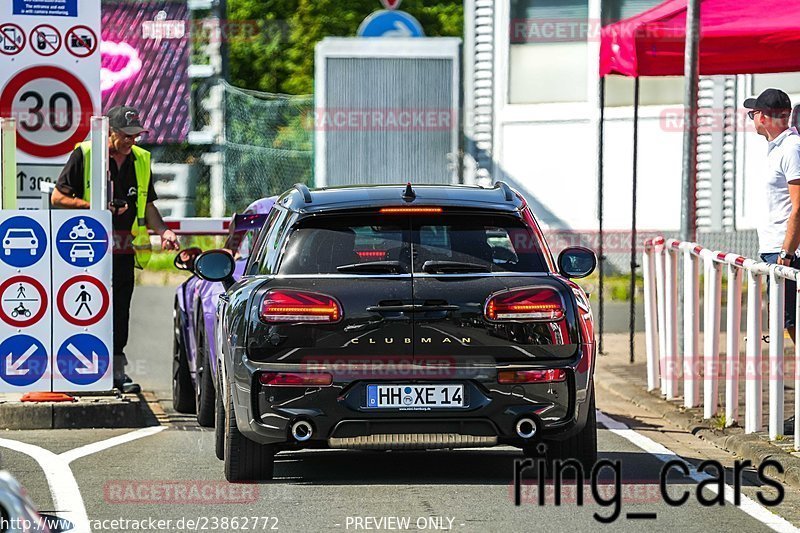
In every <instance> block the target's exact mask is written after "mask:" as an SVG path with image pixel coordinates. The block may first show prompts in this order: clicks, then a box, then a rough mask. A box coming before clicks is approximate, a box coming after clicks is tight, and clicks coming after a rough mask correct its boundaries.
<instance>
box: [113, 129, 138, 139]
mask: <svg viewBox="0 0 800 533" xmlns="http://www.w3.org/2000/svg"><path fill="white" fill-rule="evenodd" d="M112 131H113V132H114V133H115V134H116V135H117V137H119V138H120V139H121V140H123V141H126V140H128V139H130V140H132V141H133V142H137V141H139V139H141V138H142V134H141V133H137V134H136V135H128V134H126V133H123V132H121V131H120V130H112Z"/></svg>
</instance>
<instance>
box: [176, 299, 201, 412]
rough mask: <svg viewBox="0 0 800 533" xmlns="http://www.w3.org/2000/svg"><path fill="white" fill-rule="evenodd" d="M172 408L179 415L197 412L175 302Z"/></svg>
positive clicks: (178, 310)
mask: <svg viewBox="0 0 800 533" xmlns="http://www.w3.org/2000/svg"><path fill="white" fill-rule="evenodd" d="M172 316H173V318H172V323H173V330H174V333H173V340H172V408H173V409H175V410H176V411H178V412H179V413H187V414H192V413H194V412H195V409H196V404H195V399H194V387H193V386H192V376H191V374H190V373H189V361H188V360H187V359H186V347H185V346H184V344H183V339H182V335H181V331H182V329H181V319H180V309H179V308H178V303H177V302H175V307H174V308H173V314H172Z"/></svg>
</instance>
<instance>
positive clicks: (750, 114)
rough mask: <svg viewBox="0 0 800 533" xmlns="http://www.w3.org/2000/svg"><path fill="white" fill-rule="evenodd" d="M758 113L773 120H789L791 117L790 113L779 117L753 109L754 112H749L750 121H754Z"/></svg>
mask: <svg viewBox="0 0 800 533" xmlns="http://www.w3.org/2000/svg"><path fill="white" fill-rule="evenodd" d="M756 113H761V114H762V115H767V116H770V117H772V118H781V119H786V118H789V117H790V116H791V114H790V113H780V114H778V115H770V114H768V113H764V112H763V111H761V110H760V109H753V110H752V111H748V112H747V116H748V117H750V120H753V119H754V118H756Z"/></svg>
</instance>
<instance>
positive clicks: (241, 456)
mask: <svg viewBox="0 0 800 533" xmlns="http://www.w3.org/2000/svg"><path fill="white" fill-rule="evenodd" d="M233 265H234V263H233V259H232V257H231V256H230V254H228V253H225V252H221V251H211V252H206V253H205V254H203V255H201V256H200V257H198V258H197V260H196V262H195V270H196V272H197V274H198V275H200V276H201V277H203V278H205V279H208V280H210V281H223V282H224V283H225V285H226V292H225V293H224V294H223V295H222V296H220V299H219V304H218V308H217V313H218V316H217V331H216V332H215V334H216V336H217V337H216V338H217V346H218V347H219V365H218V375H217V376H215V377H216V379H215V380H214V381H215V383H216V387H217V395H216V397H217V406H216V432H217V435H216V437H217V439H216V452H217V456H218V457H219V458H220V459H223V460H224V462H225V477H226V478H227V479H228V480H229V481H243V480H258V479H269V478H271V477H272V475H273V467H274V458H275V454H276V453H278V452H280V451H282V450H297V449H302V448H349V449H371V450H420V449H422V450H424V449H436V448H445V449H452V448H461V447H479V446H496V445H511V446H517V447H520V448H522V449H523V450H525V452H526V453H528V454H535V453H537V449H538V450H539V451H541V449H542V447H539V446H538V444H539V443H540V442H545V443H546V444H547V449H548V452H547V453H548V456H550V457H553V458H558V459H564V458H575V459H577V460H578V461H580V462H581V464H583V465H584V468H586V469H587V470H588V469H589V468H591V466H592V465H593V463H594V462H595V460H596V456H597V438H596V422H595V408H594V387H593V381H592V380H593V378H592V376H593V371H594V361H595V340H594V329H593V322H592V313H591V309H590V307H589V301H588V298H587V297H586V294H585V293H584V292H583V290H581V288H580V287H579V286H578V285H576V284H575V283H574V282H572V281H570V278H579V277H583V276H586V275H588V274H590V273H591V272H592V271H593V269H594V267H595V265H596V258H595V255H594V253H593V252H592V251H591V250H587V249H585V248H569V249H567V250H564V251H563V252H562V253H561V254H560V256H559V258H558V261H557V262H556V261H554V260H553V257H552V254H551V253H550V250H549V248H548V246H547V244H546V243H545V241H544V238H543V236H542V232H541V230H540V228H539V225H538V223H537V222H536V218H535V217H534V215H533V213H532V212H531V209H530V207H529V206H528V205H527V203H526V202H525V199H524V198H523V197H522V196H521V195H520V194H519V193H517V192H516V191H514V190H512V189H511V188H509V187H508V185H506V184H505V183H498V184H496V185H495V186H494V187H493V188H481V187H466V186H443V185H435V186H434V185H419V186H413V187H412V186H411V185H405V186H402V185H399V186H398V185H395V186H388V185H384V186H354V187H343V188H326V189H319V190H311V191H310V190H309V189H308V188H306V187H305V186H303V185H296V186H295V187H294V188H293V189H292V190H290V191H288V192H286V193H284V194H283V195H282V196H281V197H280V198H279V199H278V201H277V202H276V204H275V207H273V209H272V210H271V212H270V214H269V217H268V218H267V220H266V221H265V223H264V228H263V229H262V231H261V232H260V233H259V237H258V240H257V242H256V244H255V247H254V249H253V251H252V253H251V255H250V258H249V260H248V263H247V266H246V268H245V272H244V275H243V276H242V278H241V279H240V280H239V281H237V282H234V281H233V279H232V277H231V274H232V272H233Z"/></svg>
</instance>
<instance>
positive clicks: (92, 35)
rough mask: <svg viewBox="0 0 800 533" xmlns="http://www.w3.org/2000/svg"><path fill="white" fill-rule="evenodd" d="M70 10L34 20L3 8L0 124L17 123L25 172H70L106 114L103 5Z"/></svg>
mask: <svg viewBox="0 0 800 533" xmlns="http://www.w3.org/2000/svg"><path fill="white" fill-rule="evenodd" d="M34 3H41V4H43V5H44V4H58V3H62V4H63V0H41V1H39V2H34ZM68 3H69V4H70V6H71V8H70V9H59V10H50V11H47V10H45V12H44V13H41V14H37V15H30V14H26V12H25V11H24V10H19V9H14V5H17V4H18V2H16V1H14V2H11V1H9V0H0V21H2V22H0V49H2V50H0V52H2V51H3V50H4V52H3V53H0V116H3V117H12V118H15V119H16V121H17V164H18V165H19V166H20V167H26V166H27V167H37V168H41V167H43V166H58V167H63V165H64V163H66V161H67V158H68V157H69V154H70V152H72V151H73V150H74V149H75V145H76V144H77V143H79V142H81V141H84V140H86V139H87V138H88V136H89V132H90V129H91V117H92V116H93V115H100V114H101V113H102V109H101V107H100V67H101V62H100V49H99V44H100V43H99V40H98V37H99V36H100V0H69V2H68ZM17 174H26V175H27V174H29V172H28V171H26V170H25V168H18V169H17ZM35 192H36V194H38V191H35ZM18 198H20V196H18Z"/></svg>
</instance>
